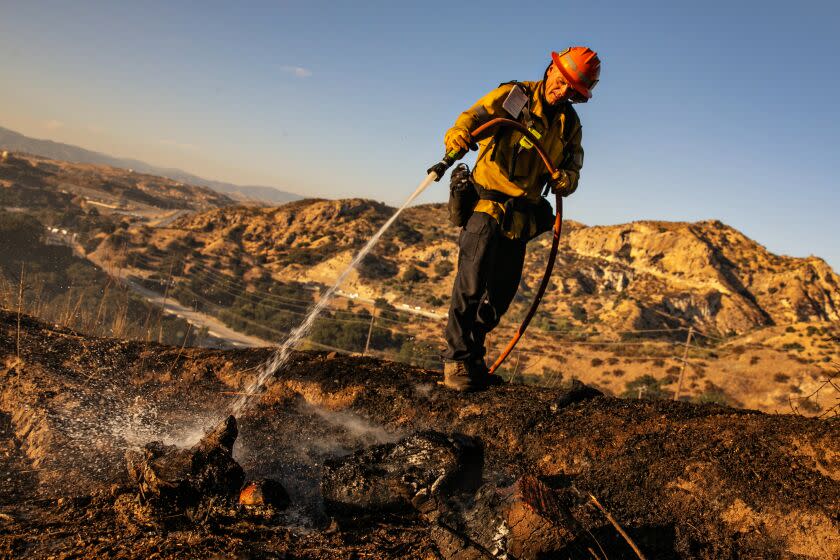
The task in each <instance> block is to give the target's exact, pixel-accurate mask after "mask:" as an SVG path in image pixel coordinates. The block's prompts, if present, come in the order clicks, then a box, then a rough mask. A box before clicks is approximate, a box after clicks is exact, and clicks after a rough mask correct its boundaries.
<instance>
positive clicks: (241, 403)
mask: <svg viewBox="0 0 840 560" xmlns="http://www.w3.org/2000/svg"><path fill="white" fill-rule="evenodd" d="M437 178H438V177H437V174H436V173H435V172H434V171H433V172H431V173H429V174H428V175H427V176H426V178H425V179H423V181H422V182H421V183H420V184H419V185H418V186H417V189H415V191H414V192H413V193H412V194H411V196H409V197H408V200H406V201H405V203H403V205H402V206H400V207H399V208H398V209H397V211H396V212H394V215H393V216H391V217H390V218H388V221H387V222H385V223H384V224H383V225H382V227H381V228H379V231H377V232H376V234H375V235H374V236H373V237H371V239H370V241H368V242H367V243H366V244H365V246H364V247H362V250H361V251H359V253H358V254H357V255H356V256H355V257H354V258H353V260H352V262H351V263H350V264H349V265H347V268H345V269H344V270H343V271H342V273H341V274H340V275H339V276H338V279H337V280H336V281H335V284H333V286H332V287H331V288H330V289H329V290H327V291H326V292H325V293H324V294H323V295H322V296H321V298H320V299H319V300H318V302H317V303H316V304H315V306H314V307H313V308H312V311H310V312H309V314H307V316H306V318H305V319H304V320H303V322H301V324H300V325H298V326H297V328H295V330H293V331H292V332H291V333H290V334H289V337H288V338H287V339H286V340H285V341H284V342H283V344H281V345H280V347H279V348H277V350H275V351H274V354H272V356H271V358H269V359H268V360H267V361H266V362H265V363H264V364H263V365H262V367H261V368H260V372H259V374H258V375H257V377H256V379H254V381H252V382H251V383H250V384H249V385H248V387H247V388H246V389H245V392H244V393H243V394H242V395H240V396H239V398H237V399H236V401H234V403H233V405H232V406H231V409H230V413H231V414H232V415H233V416H238V415H239V413H240V412H242V410H243V409H244V408H245V407H246V406H248V404H249V403H250V402H251V400H252V399H253V397H254V395H255V394H256V392H257V391H258V390H259V389H260V388H261V387H262V386H263V385H265V383H266V381H268V380H269V378H271V377H272V376H273V375H274V374H275V372H277V370H279V369H280V368H281V367H283V366H284V365H285V364H286V362H288V361H289V356H290V355H291V352H292V348H293V347H294V346H295V344H297V343H298V342H299V341H300V340H301V339H302V338H303V337H304V336H306V335H307V334H308V333H309V331H310V330H311V329H312V326H313V325H314V324H315V319H316V318H317V317H318V315H320V314H321V311H323V310H324V308H326V307H327V305H328V304H329V303H330V300H332V298H333V296H334V295H335V292H336V290H338V288H339V286H341V284H342V283H343V282H344V280H345V279H346V278H347V276H348V275H349V274H350V272H351V271H352V270H353V269H354V268H355V267H356V265H358V264H359V263H360V262H361V261H362V259H363V258H365V256H366V255H367V254H368V253H370V250H371V249H373V246H374V245H376V242H377V241H379V238H380V237H382V234H383V233H385V231H386V230H387V229H388V228H389V227H391V225H392V224H393V223H394V221H395V220H396V219H397V217H399V215H400V214H401V213H402V211H403V210H405V209H406V207H407V206H408V205H409V204H411V203H412V201H414V199H415V198H417V197H418V196H419V195H420V193H422V192H423V191H424V190H426V187H428V186H429V185H430V184H432V182H433V181H435V180H436V179H437Z"/></svg>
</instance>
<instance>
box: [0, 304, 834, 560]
mask: <svg viewBox="0 0 840 560" xmlns="http://www.w3.org/2000/svg"><path fill="white" fill-rule="evenodd" d="M18 341H19V343H20V344H19V347H20V351H19V353H18ZM270 353H271V350H270V349H260V350H247V351H245V350H232V351H220V350H204V349H195V348H186V349H183V350H181V349H180V348H173V347H167V346H162V345H155V344H145V343H141V342H126V341H122V340H116V339H105V338H90V337H85V336H82V335H79V334H78V333H75V332H73V331H70V330H67V329H64V328H60V327H56V326H53V325H49V324H46V323H43V322H39V321H37V320H35V319H32V318H29V317H26V316H23V317H22V318H21V320H20V329H19V330H18V317H17V316H16V315H15V314H13V313H9V312H3V311H0V360H2V361H0V364H2V366H0V378H2V390H0V438H2V439H0V452H2V453H0V471H2V472H0V556H2V557H21V558H23V557H27V558H42V557H44V558H45V557H55V558H69V557H74V558H79V557H83V558H100V557H104V556H109V555H111V556H119V557H131V558H149V557H154V556H155V555H159V557H167V558H170V557H172V558H196V557H199V558H200V557H212V556H213V555H218V554H221V555H222V556H225V557H243V558H246V557H252V558H263V557H268V558H271V557H275V558H342V559H343V558H442V557H445V558H473V557H474V558H482V557H487V556H486V553H487V548H486V547H484V549H483V550H484V551H485V552H479V553H477V554H478V556H469V555H468V552H469V551H470V550H481V548H480V547H479V548H474V547H473V548H470V545H469V542H470V541H469V539H470V534H471V533H469V531H470V527H471V525H470V521H471V520H472V522H473V525H474V524H475V521H476V517H477V516H478V521H483V518H482V517H481V515H483V514H482V512H483V511H484V510H483V509H481V508H482V507H483V506H482V504H483V503H484V502H482V499H483V497H485V496H487V495H490V494H492V495H494V496H495V495H498V494H499V492H501V493H502V494H504V492H503V491H502V489H507V488H512V487H516V485H515V483H516V484H518V485H519V486H518V487H519V488H522V487H524V486H527V484H526V483H528V484H532V485H533V484H537V485H538V487H539V488H541V490H540V491H541V492H543V493H547V494H550V495H551V496H552V498H551V500H550V501H552V503H556V504H557V506H556V507H557V508H560V509H558V510H557V512H555V513H554V514H551V513H550V511H553V510H550V508H549V509H548V510H546V511H548V512H549V513H546V512H543V514H544V516H549V517H550V516H551V515H554V518H552V519H549V521H551V522H552V523H555V524H559V523H561V522H562V523H566V525H563V527H566V528H567V529H568V531H567V532H568V534H569V535H570V536H569V539H568V542H567V543H566V545H564V548H562V550H561V551H560V552H555V553H553V554H551V555H548V556H533V557H545V558H587V557H591V556H587V554H588V549H590V548H591V549H593V550H594V551H596V552H595V553H596V554H605V555H606V556H607V557H609V558H611V559H614V558H633V557H634V555H633V553H632V552H631V551H630V549H629V548H628V547H627V545H626V544H625V543H624V541H623V540H622V539H621V538H620V537H619V536H618V534H617V533H616V531H615V530H614V529H613V527H612V526H611V525H610V524H609V522H608V521H607V520H606V519H605V518H604V516H603V514H602V513H601V512H599V511H598V510H597V509H595V508H593V507H592V506H591V505H590V504H588V503H587V502H586V501H585V500H583V499H581V497H580V496H585V495H587V494H588V493H591V494H593V495H594V496H596V497H597V498H598V499H599V500H600V501H601V503H602V504H603V505H604V506H605V507H606V509H607V510H608V511H609V512H610V513H611V514H612V515H613V516H614V517H615V518H616V519H617V520H618V522H619V523H620V524H621V525H622V526H624V527H625V528H626V529H627V531H628V533H629V534H630V535H631V536H632V538H633V539H635V540H636V542H637V543H638V545H639V546H640V548H641V549H642V550H643V551H645V552H646V553H647V555H648V558H826V559H828V558H836V557H837V556H838V554H840V529H838V527H840V520H839V519H838V513H837V512H838V511H840V507H838V506H840V485H838V479H840V454H838V449H840V427H838V424H837V422H836V420H817V419H810V418H803V417H799V416H793V415H767V414H761V413H757V412H752V411H744V410H735V409H732V408H728V407H723V406H718V405H695V404H690V403H684V402H676V403H675V402H670V401H640V400H624V399H617V398H611V397H605V396H600V395H599V394H598V393H597V392H596V391H593V390H589V389H588V388H586V387H580V386H579V387H576V388H572V389H565V390H559V389H544V388H535V387H526V386H520V385H512V386H505V387H501V388H496V389H493V390H491V391H488V392H485V393H478V394H471V395H458V394H454V393H452V392H449V391H447V390H445V389H443V388H441V387H440V386H439V385H437V381H438V380H439V374H438V373H436V372H431V371H427V370H422V369H417V368H413V367H410V366H406V365H403V364H394V363H390V362H385V361H381V360H376V359H372V358H363V357H348V356H337V355H327V354H323V353H298V354H295V356H294V358H293V360H292V362H291V363H290V364H289V365H288V366H287V367H286V368H284V369H283V371H282V372H280V373H279V375H278V376H277V377H276V378H275V379H273V380H272V382H271V383H270V384H269V386H268V388H267V390H266V391H265V392H263V393H262V394H261V395H260V396H259V398H258V399H257V402H255V403H254V405H253V406H252V407H251V408H250V409H248V411H247V412H246V414H244V415H243V416H241V417H240V418H239V419H238V428H239V438H238V439H237V442H236V446H235V447H234V455H233V456H234V458H235V459H236V460H237V461H238V463H239V464H240V465H241V466H242V468H243V469H244V471H245V476H246V477H247V478H248V479H254V478H262V477H272V478H275V479H277V480H279V481H280V482H281V483H282V484H283V485H284V486H285V487H286V489H287V490H288V492H289V494H290V497H291V504H292V505H291V507H290V508H288V509H286V510H283V511H279V512H274V513H272V514H271V515H265V514H264V513H263V514H257V513H254V512H252V511H251V512H249V511H245V510H243V509H242V508H239V507H237V506H236V505H235V504H233V503H227V502H224V501H222V502H216V503H215V504H214V506H213V507H212V508H209V509H207V515H205V516H203V517H202V518H200V519H199V518H196V517H195V515H191V516H188V517H185V516H179V515H177V514H176V515H175V516H173V517H172V518H170V519H156V520H153V522H150V523H143V522H140V521H138V517H137V515H136V514H133V513H131V511H128V510H126V504H133V503H140V501H142V500H140V501H138V500H139V498H137V490H136V488H134V487H133V485H132V483H133V481H132V480H130V479H129V477H128V475H127V472H126V468H125V460H124V456H125V453H126V451H129V450H130V449H136V448H138V447H139V446H142V445H144V444H146V443H148V442H150V441H153V440H160V441H163V442H165V443H168V444H178V445H180V446H189V445H193V444H195V442H196V441H198V439H199V437H200V436H201V435H202V433H203V432H204V430H206V429H209V428H211V427H213V426H215V425H216V424H217V423H218V421H219V420H221V419H223V418H224V417H225V411H226V408H227V405H228V404H229V403H230V401H231V399H232V398H234V397H235V395H236V394H237V393H238V392H240V391H241V390H242V388H243V387H244V386H245V384H246V383H247V382H248V381H249V380H250V379H252V377H253V376H254V375H255V374H256V368H258V367H259V365H260V363H261V362H262V361H263V360H264V359H266V358H267V357H268V356H269V355H270ZM429 431H433V432H434V433H439V434H444V435H447V436H454V435H455V434H460V435H458V436H457V437H458V438H461V437H466V438H468V439H469V441H471V442H476V443H477V444H478V445H479V446H480V448H481V449H482V450H483V463H482V473H483V479H482V480H481V482H482V483H483V484H484V486H482V488H483V490H480V491H479V492H478V493H477V494H476V495H475V496H466V497H463V496H462V497H461V498H460V499H461V502H460V503H461V504H462V505H463V508H462V509H461V510H459V514H460V515H461V516H462V517H463V518H464V519H466V521H465V525H464V526H463V528H462V529H463V531H462V532H463V533H464V537H465V539H466V540H464V541H463V542H462V543H461V544H462V545H463V546H462V549H459V550H458V551H455V552H453V550H452V548H451V547H450V548H447V547H446V546H444V543H443V541H442V540H441V538H440V536H439V534H437V533H436V530H438V529H439V527H440V526H441V524H442V522H441V521H440V519H442V518H441V517H437V516H434V515H429V513H428V510H425V509H423V507H418V508H416V509H412V508H410V507H409V508H403V509H399V508H397V509H391V510H390V511H389V512H387V513H385V512H382V511H375V510H356V511H354V513H352V514H347V512H346V511H344V512H342V511H339V510H338V509H335V508H333V507H332V506H328V507H325V506H324V502H323V495H322V492H323V490H324V488H325V486H323V485H322V480H323V478H324V470H325V465H328V468H329V469H336V468H340V467H335V464H336V463H335V461H348V460H353V458H354V457H362V456H365V457H373V456H376V457H380V458H383V457H386V456H387V455H388V453H390V451H389V450H390V449H391V448H390V447H387V446H389V445H393V444H394V443H395V442H398V441H401V442H405V441H406V440H404V439H403V438H406V437H407V436H412V437H415V438H416V437H417V436H416V434H418V432H423V433H429ZM424 437H426V436H424ZM428 437H431V438H432V439H431V440H429V441H432V442H434V441H438V440H439V439H440V438H439V436H428ZM435 438H437V439H435ZM445 439H446V438H445V437H444V440H445ZM441 441H443V440H441ZM457 441H461V440H457ZM444 443H445V442H444ZM399 445H406V444H405V443H400V444H399ZM470 445H471V444H470ZM371 446H386V447H373V448H371ZM377 449H380V450H382V451H376V450H377ZM354 453H356V454H357V455H353V454H354ZM365 454H367V455H365ZM365 460H369V459H365ZM377 460H379V459H377ZM382 460H384V459H382ZM330 465H332V466H330ZM345 470H346V469H345ZM383 472H384V471H383ZM383 476H384V475H383ZM528 481H536V482H533V483H530V482H528ZM511 485H514V486H511ZM496 489H498V490H499V492H497V491H496ZM491 497H492V496H491ZM129 509H130V508H129ZM561 510H562V512H563V513H562V515H561V514H560V513H558V512H559V511H561ZM470 516H472V517H470ZM561 517H562V520H561V519H560V518H561ZM563 520H565V521H563ZM489 522H490V521H489V518H488V523H489ZM472 538H473V540H475V541H480V540H481V535H480V534H478V533H476V534H474V535H473V537H472ZM459 542H460V541H459ZM459 546H461V545H459ZM476 546H478V545H476ZM599 546H600V547H603V552H601V551H600V549H599V548H598V547H599ZM482 554H484V555H485V556H482ZM491 557H492V556H491ZM497 557H502V556H497ZM507 557H508V558H513V557H516V556H515V555H514V554H512V553H509V555H508V556H507ZM519 557H520V558H522V557H529V556H519Z"/></svg>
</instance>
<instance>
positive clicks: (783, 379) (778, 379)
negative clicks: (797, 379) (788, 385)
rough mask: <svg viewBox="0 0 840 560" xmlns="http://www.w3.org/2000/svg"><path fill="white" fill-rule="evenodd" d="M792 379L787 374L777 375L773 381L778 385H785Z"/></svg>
mask: <svg viewBox="0 0 840 560" xmlns="http://www.w3.org/2000/svg"><path fill="white" fill-rule="evenodd" d="M789 379H790V376H789V375H787V374H785V373H777V374H776V375H774V376H773V381H775V382H776V383H784V382H786V381H787V380H789Z"/></svg>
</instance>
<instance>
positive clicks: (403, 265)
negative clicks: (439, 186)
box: [132, 199, 840, 336]
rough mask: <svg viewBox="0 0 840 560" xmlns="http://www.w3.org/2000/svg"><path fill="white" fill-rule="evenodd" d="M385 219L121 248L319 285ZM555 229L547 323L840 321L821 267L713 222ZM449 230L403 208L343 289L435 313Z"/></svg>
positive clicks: (319, 207)
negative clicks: (174, 253)
mask: <svg viewBox="0 0 840 560" xmlns="http://www.w3.org/2000/svg"><path fill="white" fill-rule="evenodd" d="M392 212H393V209H392V208H389V207H387V206H384V205H382V204H378V203H373V202H370V201H366V200H360V199H348V200H337V201H325V200H306V201H300V202H296V203H293V204H287V205H284V206H280V207H278V208H270V209H261V208H242V207H233V208H220V209H216V210H211V211H209V212H206V213H200V214H194V215H190V216H185V217H182V218H180V219H179V220H178V221H176V222H174V223H173V224H171V227H169V228H158V229H156V230H154V231H150V230H137V231H134V232H132V235H133V236H134V239H133V240H132V244H133V245H134V246H137V247H157V248H163V247H164V246H165V245H166V244H167V243H170V242H171V240H172V239H178V238H184V237H187V236H189V239H190V243H189V244H190V246H191V252H190V254H189V255H185V256H186V257H189V258H195V259H199V260H204V261H210V262H213V263H214V266H217V268H219V269H220V270H221V271H229V270H231V268H232V267H231V262H232V260H233V259H239V260H241V261H242V262H241V265H240V267H244V268H246V269H247V268H249V267H259V268H261V269H263V270H265V271H266V272H267V273H269V274H271V275H272V276H274V277H275V278H276V279H278V280H283V281H292V280H293V281H298V282H321V283H326V284H328V283H329V282H330V280H331V279H332V278H334V277H335V276H336V271H337V270H338V269H339V268H340V267H342V265H343V264H344V263H346V262H349V260H350V259H351V258H352V256H353V255H354V252H355V251H356V250H357V249H358V248H359V247H361V245H362V244H363V243H364V242H365V241H366V240H367V239H369V238H370V236H371V235H372V234H373V233H374V232H375V231H376V229H378V227H379V225H380V224H381V223H382V222H384V221H385V219H387V217H388V216H390V214H391V213H392ZM564 228H565V232H564V235H563V237H562V243H561V252H560V255H559V258H558V264H557V266H556V268H555V273H554V281H553V285H552V286H551V289H549V292H548V294H547V296H546V299H545V300H544V304H543V305H544V310H545V311H546V312H549V313H551V314H553V315H554V316H555V317H569V318H570V320H575V318H578V320H576V322H577V323H579V324H583V323H586V324H596V325H598V326H599V327H600V326H604V327H606V328H611V329H614V330H616V331H618V330H623V329H653V328H657V327H667V326H674V325H677V324H683V325H687V324H693V325H695V326H697V327H698V328H700V329H704V330H708V331H709V332H711V333H713V334H718V335H721V336H725V335H729V334H741V333H745V332H747V331H750V330H752V329H755V328H758V327H763V326H769V325H787V324H791V323H794V322H809V321H814V322H818V321H828V322H836V321H840V276H838V275H837V274H836V273H835V272H834V271H833V270H832V269H831V268H830V267H829V266H828V265H827V264H826V263H825V261H823V260H822V259H819V258H817V257H809V258H805V259H800V258H793V257H784V256H779V255H774V254H772V253H770V252H769V251H767V250H766V249H765V248H764V247H763V246H761V245H760V244H758V243H756V242H755V241H753V240H751V239H749V238H747V237H746V236H744V235H743V234H741V233H740V232H738V231H737V230H735V229H733V228H731V227H729V226H726V225H725V224H722V223H721V222H717V221H707V222H698V223H680V222H674V223H671V222H651V221H639V222H633V223H630V224H621V225H615V226H598V227H587V226H584V225H582V224H578V223H574V222H567V223H566V224H565V226H564ZM456 234H457V232H456V231H455V230H453V229H452V228H451V227H449V226H448V225H446V220H445V213H444V208H443V207H442V206H441V205H424V206H418V207H414V208H410V209H408V210H407V211H406V212H405V213H404V215H403V217H401V219H400V220H399V221H398V222H397V225H396V226H395V227H394V228H393V230H392V231H390V232H388V233H387V234H386V236H385V237H384V238H383V242H382V243H381V244H380V245H379V246H378V247H377V248H376V249H375V250H374V252H373V255H372V256H371V257H370V259H368V261H366V263H364V265H363V266H362V267H361V268H360V270H359V271H358V274H356V275H355V276H354V277H353V278H352V279H351V280H350V281H349V283H348V285H347V287H345V291H357V292H358V293H359V294H360V295H365V296H369V297H371V298H376V297H384V298H386V299H389V300H392V299H397V298H399V299H401V300H411V301H415V302H417V303H419V304H420V305H424V306H429V304H431V306H432V307H433V308H438V309H442V308H443V304H444V303H445V301H446V298H447V295H448V292H449V289H450V287H451V280H452V277H453V275H454V270H453V268H454V267H452V266H451V265H452V263H453V261H454V259H455V256H456V255H457V247H456V245H455V237H456ZM547 247H548V239H547V236H544V237H543V238H541V239H539V240H536V241H534V242H532V243H531V244H530V245H529V252H528V258H527V262H526V271H525V274H524V277H523V281H522V285H521V289H520V300H528V299H529V298H528V295H529V294H530V293H531V290H533V289H534V288H535V286H536V284H537V283H538V279H539V278H540V277H541V275H542V270H543V266H542V264H543V263H544V261H545V258H546V254H547ZM572 306H575V310H572ZM584 318H585V320H584Z"/></svg>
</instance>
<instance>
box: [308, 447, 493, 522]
mask: <svg viewBox="0 0 840 560" xmlns="http://www.w3.org/2000/svg"><path fill="white" fill-rule="evenodd" d="M482 468H483V448H482V445H481V443H480V442H479V441H478V440H476V439H474V438H470V437H467V436H463V435H459V434H455V435H452V436H446V435H445V434H441V433H439V432H433V431H426V432H418V433H416V434H413V435H411V436H408V437H406V438H404V439H402V440H400V441H398V442H397V443H389V444H383V445H375V446H372V447H369V448H367V449H364V450H361V451H358V452H356V453H354V454H352V455H348V456H346V457H342V458H339V459H333V460H330V461H328V462H327V463H326V464H325V472H324V476H323V478H322V481H321V490H322V492H323V496H324V501H325V504H326V505H327V507H328V508H329V509H331V510H332V511H334V512H336V513H356V512H369V513H373V512H382V511H409V510H411V509H412V508H416V509H418V510H419V511H421V512H426V511H433V510H436V509H437V508H438V507H439V503H440V501H441V500H445V499H446V498H447V497H449V496H452V495H455V494H459V493H464V492H467V493H472V492H474V491H475V489H476V488H478V486H479V485H480V484H481V472H482Z"/></svg>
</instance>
